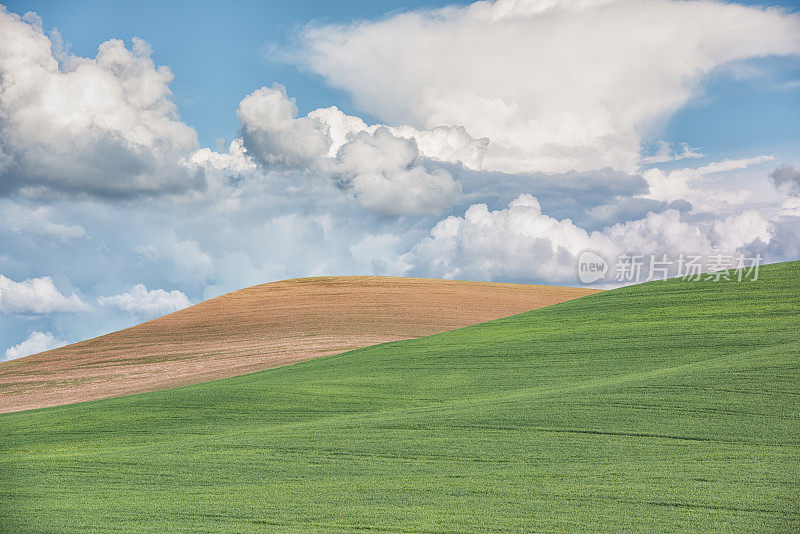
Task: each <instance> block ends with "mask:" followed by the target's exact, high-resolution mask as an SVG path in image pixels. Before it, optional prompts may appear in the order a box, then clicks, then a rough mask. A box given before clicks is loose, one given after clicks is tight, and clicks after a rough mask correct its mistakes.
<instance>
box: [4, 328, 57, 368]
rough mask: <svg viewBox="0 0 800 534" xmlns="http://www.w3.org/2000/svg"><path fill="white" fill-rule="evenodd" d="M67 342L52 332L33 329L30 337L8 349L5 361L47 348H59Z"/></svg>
mask: <svg viewBox="0 0 800 534" xmlns="http://www.w3.org/2000/svg"><path fill="white" fill-rule="evenodd" d="M66 344H67V342H66V341H62V340H61V339H58V338H57V337H55V336H54V335H53V334H51V333H50V332H39V331H33V332H31V335H30V336H28V339H26V340H25V341H23V342H21V343H20V344H18V345H14V346H13V347H9V348H8V349H6V353H5V360H4V361H8V360H13V359H15V358H22V357H24V356H30V355H31V354H38V353H40V352H44V351H46V350H52V349H57V348H59V347H63V346H64V345H66Z"/></svg>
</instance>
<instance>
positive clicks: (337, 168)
mask: <svg viewBox="0 0 800 534" xmlns="http://www.w3.org/2000/svg"><path fill="white" fill-rule="evenodd" d="M238 114H239V119H240V120H241V124H242V128H241V132H242V146H243V147H244V149H245V150H246V151H247V153H249V154H252V155H253V157H254V158H255V159H256V160H257V161H259V162H260V163H261V164H262V165H263V166H265V167H266V168H270V167H273V166H275V167H277V168H285V169H295V170H305V171H311V173H312V174H313V175H320V176H326V177H328V178H329V179H335V180H337V181H338V182H339V183H340V184H341V185H342V186H345V187H346V188H348V190H349V191H350V192H352V194H353V195H354V196H355V198H356V199H357V200H358V201H359V202H360V203H361V204H362V205H363V206H364V207H366V208H367V209H369V210H372V211H375V212H377V213H383V214H389V215H404V214H424V213H439V212H441V211H442V210H443V209H444V208H446V207H449V206H450V205H452V203H453V201H454V200H455V198H456V197H457V196H458V195H459V194H460V192H461V186H460V184H458V183H457V182H456V181H454V180H453V177H452V175H451V174H450V173H449V172H448V171H446V170H442V169H434V170H432V171H428V169H427V168H426V167H425V166H424V165H423V161H422V160H423V157H424V156H425V154H424V153H423V152H422V151H421V150H420V145H419V143H418V141H417V139H419V140H420V141H419V142H421V143H423V144H424V146H426V147H427V149H428V150H429V151H430V152H431V154H433V155H435V156H436V157H439V158H460V157H463V158H465V159H468V160H470V161H473V160H475V159H476V158H477V159H479V158H480V150H481V146H482V141H480V140H475V139H472V138H471V137H470V136H468V135H467V134H466V132H465V131H464V130H463V128H453V129H449V128H439V129H435V130H432V131H428V132H419V131H417V130H415V129H413V128H401V129H394V128H390V127H386V126H381V125H373V126H367V125H366V124H365V123H364V121H362V120H361V119H359V118H358V117H351V116H347V115H345V114H343V113H342V112H341V111H339V110H338V109H337V108H326V109H318V110H315V111H313V112H311V113H309V114H308V115H307V116H306V117H297V106H296V105H295V103H294V101H293V100H292V99H290V98H289V97H288V96H287V95H286V92H285V90H284V88H283V87H281V86H280V85H277V84H276V85H274V86H273V87H272V88H267V87H263V88H261V89H259V90H257V91H255V92H253V93H252V94H250V95H248V96H247V97H245V99H244V100H242V102H241V103H240V105H239V111H238ZM400 131H402V132H403V134H404V135H406V136H407V137H401V136H399V135H397V134H396V132H398V133H399V132H400ZM433 155H432V156H431V157H434V156H433ZM231 157H233V155H232V154H231V155H229V156H228V160H225V161H229V160H230V158H231ZM192 159H193V161H195V162H197V163H199V164H211V165H215V166H217V167H219V165H220V164H221V162H222V160H223V156H221V155H217V156H211V155H210V154H207V153H203V154H200V153H198V154H197V155H195V156H193V158H192ZM218 162H219V163H218ZM228 165H230V163H228Z"/></svg>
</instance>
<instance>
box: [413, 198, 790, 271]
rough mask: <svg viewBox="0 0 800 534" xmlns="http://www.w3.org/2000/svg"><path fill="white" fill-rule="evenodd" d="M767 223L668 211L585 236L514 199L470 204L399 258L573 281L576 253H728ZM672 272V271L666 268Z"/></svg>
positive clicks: (749, 217) (425, 266)
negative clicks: (500, 205) (693, 218)
mask: <svg viewBox="0 0 800 534" xmlns="http://www.w3.org/2000/svg"><path fill="white" fill-rule="evenodd" d="M773 233H774V231H773V225H772V223H770V222H769V221H767V220H766V219H765V218H764V217H763V216H762V215H761V214H760V213H759V212H758V211H757V210H745V211H743V212H741V213H739V214H737V215H735V216H731V217H728V218H726V219H722V220H719V219H714V220H712V221H711V222H709V221H706V222H690V221H687V220H683V219H682V218H681V214H680V213H679V212H678V211H677V210H674V209H669V210H666V211H664V212H661V213H652V212H651V213H648V214H647V215H646V216H645V217H644V218H643V219H638V220H634V221H627V222H625V223H618V224H615V225H612V226H609V227H606V228H604V229H603V230H602V231H594V232H587V231H586V230H584V229H583V228H580V227H578V226H576V225H575V224H573V222H572V221H571V220H569V219H563V220H560V221H559V220H557V219H554V218H552V217H549V216H548V215H546V214H544V213H542V208H541V206H540V204H539V202H538V200H537V199H536V198H534V197H533V196H531V195H520V196H519V197H518V198H517V199H516V200H514V201H512V202H511V203H509V205H508V208H507V209H501V210H495V211H490V210H489V209H488V208H487V206H486V205H485V204H475V205H472V206H470V207H469V208H468V209H467V211H466V212H465V214H464V216H463V217H455V216H451V217H448V218H446V219H444V220H442V221H440V222H439V223H438V224H437V225H436V226H435V227H434V228H433V229H432V230H431V232H430V236H429V237H426V238H425V239H423V240H422V241H420V242H419V243H418V244H417V245H416V246H414V248H413V249H412V250H411V251H410V252H409V253H407V254H405V255H404V256H403V258H402V260H403V262H404V269H405V272H407V273H414V274H416V273H425V274H426V275H427V276H441V277H443V278H457V279H458V278H466V279H472V280H529V281H548V282H559V283H564V282H576V281H577V279H578V277H577V274H578V273H577V260H578V257H579V256H580V254H581V252H583V251H585V250H590V251H593V252H595V253H597V254H599V255H600V256H601V257H603V258H605V259H606V260H607V261H609V262H612V263H613V262H614V261H615V260H616V259H617V258H618V257H619V256H620V255H622V254H634V255H639V256H643V258H644V261H645V263H647V262H648V261H649V257H650V256H651V255H655V256H656V257H658V258H660V257H662V255H664V254H666V255H667V256H668V257H669V258H671V259H672V260H673V261H674V260H676V259H677V258H678V257H679V256H680V255H681V254H684V255H699V256H710V255H714V254H726V255H732V254H734V253H736V252H737V251H739V250H740V249H742V248H743V247H746V246H748V245H752V244H754V243H757V242H758V243H761V244H768V243H769V242H770V240H771V238H772V236H773ZM673 270H674V269H673Z"/></svg>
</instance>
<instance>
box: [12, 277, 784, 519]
mask: <svg viewBox="0 0 800 534" xmlns="http://www.w3.org/2000/svg"><path fill="white" fill-rule="evenodd" d="M626 530H627V531H636V532H647V531H652V532H656V531H661V532H678V531H703V532H708V531H713V530H716V531H728V532H791V531H798V530H800V262H792V263H783V264H775V265H771V266H767V267H763V268H762V269H761V273H760V279H759V280H758V281H757V282H741V283H738V282H733V281H731V282H724V281H723V282H710V281H708V282H683V281H680V280H669V281H664V282H652V283H647V284H642V285H638V286H631V287H627V288H622V289H618V290H614V291H609V292H605V293H601V294H597V295H592V296H588V297H584V298H580V299H577V300H574V301H570V302H566V303H563V304H558V305H555V306H551V307H548V308H543V309H540V310H535V311H532V312H528V313H524V314H521V315H516V316H513V317H509V318H506V319H501V320H498V321H492V322H489V323H484V324H481V325H477V326H474V327H469V328H465V329H461V330H456V331H452V332H448V333H444V334H439V335H435V336H431V337H427V338H422V339H418V340H412V341H402V342H396V343H389V344H384V345H378V346H374V347H369V348H365V349H359V350H355V351H352V352H348V353H345V354H341V355H337V356H330V357H326V358H321V359H318V360H313V361H309V362H305V363H301V364H295V365H291V366H287V367H282V368H277V369H272V370H268V371H263V372H259V373H254V374H250V375H245V376H240V377H236V378H231V379H225V380H218V381H214V382H208V383H205V384H199V385H195V386H189V387H184V388H176V389H170V390H166V391H159V392H154V393H146V394H141V395H133V396H129V397H121V398H116V399H110V400H103V401H95V402H88V403H83V404H75V405H70V406H61V407H56V408H46V409H41V410H32V411H27V412H19V413H12V414H4V415H2V416H0V531H6V532H19V533H24V532H117V531H118V532H126V531H131V532H192V531H198V532H211V531H213V532H251V531H280V532H286V531H297V532H317V531H328V532H358V531H388V532H394V531H397V532H463V531H468V532H489V531H492V532H496V531H509V532H531V531H537V532H548V531H552V532H564V531H603V532H609V531H626Z"/></svg>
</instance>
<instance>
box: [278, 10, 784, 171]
mask: <svg viewBox="0 0 800 534" xmlns="http://www.w3.org/2000/svg"><path fill="white" fill-rule="evenodd" d="M721 20H724V21H725V23H724V24H722V23H720V21H721ZM797 53H800V15H797V14H789V13H785V12H782V11H780V10H778V9H763V8H759V7H745V6H740V5H736V4H726V3H722V2H712V1H705V0H701V1H696V2H681V1H673V0H652V1H649V2H640V1H638V0H605V1H597V2H586V1H572V0H553V1H546V2H542V1H532V0H525V1H519V0H498V1H497V2H476V3H474V4H471V5H469V6H449V7H445V8H442V9H437V10H421V11H413V12H404V13H399V14H395V15H392V16H389V17H387V18H384V19H380V20H377V21H363V22H357V23H354V24H351V25H347V26H339V25H323V26H319V25H316V26H309V27H307V28H306V29H305V30H304V32H303V33H302V35H301V37H300V43H299V52H297V51H295V52H292V53H291V54H290V57H291V59H292V60H293V61H296V62H298V63H300V64H302V65H304V66H305V67H308V68H310V69H311V70H312V71H314V72H316V73H318V74H320V75H322V76H324V77H325V79H326V80H327V81H328V82H329V83H330V84H332V85H333V86H335V87H337V88H341V89H344V90H346V91H348V92H349V93H351V94H352V96H353V97H354V99H355V101H356V104H357V105H359V106H360V107H361V108H363V109H365V110H366V111H368V112H370V113H371V114H373V115H375V116H378V117H380V118H381V119H382V120H384V121H386V122H388V123H390V124H410V125H412V126H414V127H416V128H420V129H430V128H434V127H437V126H463V127H465V128H466V131H467V132H469V134H470V135H472V136H477V137H486V138H488V139H489V140H490V143H489V145H488V148H487V151H486V154H485V157H484V158H483V160H482V168H485V169H491V170H502V171H511V172H519V171H546V172H563V171H567V170H570V169H575V170H588V169H597V168H603V167H606V166H611V167H613V168H616V169H620V170H626V171H633V170H635V169H636V167H637V165H638V163H639V159H640V158H639V148H640V145H641V139H642V137H643V135H646V134H647V132H649V131H650V130H651V129H652V128H653V127H654V126H655V125H656V124H658V123H659V121H662V120H664V119H665V118H666V117H669V116H670V115H671V114H672V113H674V112H675V111H676V110H677V109H679V108H680V107H682V106H683V105H684V104H685V103H686V102H687V101H688V100H689V98H691V97H692V96H693V95H695V94H697V90H698V89H697V88H698V86H699V81H700V80H701V79H702V78H703V77H704V76H705V75H707V74H708V73H709V72H711V71H712V70H713V69H715V68H717V67H719V66H721V65H725V64H726V63H729V62H732V61H737V60H742V59H746V58H750V57H757V56H765V55H770V54H797ZM653 58H658V61H654V60H653Z"/></svg>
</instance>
